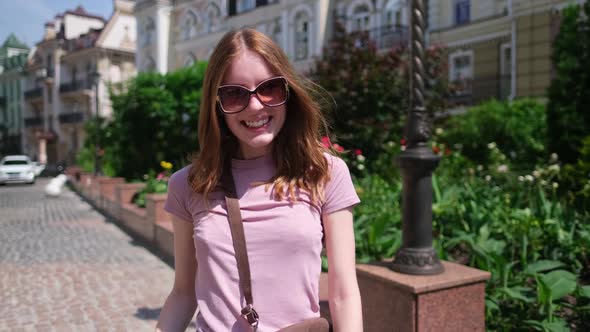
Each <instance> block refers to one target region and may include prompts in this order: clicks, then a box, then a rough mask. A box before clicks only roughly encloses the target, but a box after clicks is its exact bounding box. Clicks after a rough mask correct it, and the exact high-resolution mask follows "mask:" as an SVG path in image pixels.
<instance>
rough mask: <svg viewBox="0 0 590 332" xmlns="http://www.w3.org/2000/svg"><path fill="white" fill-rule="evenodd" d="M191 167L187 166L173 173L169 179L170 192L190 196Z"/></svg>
mask: <svg viewBox="0 0 590 332" xmlns="http://www.w3.org/2000/svg"><path fill="white" fill-rule="evenodd" d="M190 168H191V165H188V166H185V167H183V168H181V169H179V170H178V171H176V172H174V173H172V175H171V176H170V179H168V190H169V191H175V192H177V193H185V194H188V193H190V192H191V190H190V184H189V181H188V177H189V172H190Z"/></svg>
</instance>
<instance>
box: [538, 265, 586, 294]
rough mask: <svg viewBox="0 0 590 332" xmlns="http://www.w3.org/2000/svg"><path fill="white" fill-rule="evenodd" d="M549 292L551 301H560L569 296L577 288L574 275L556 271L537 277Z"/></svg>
mask: <svg viewBox="0 0 590 332" xmlns="http://www.w3.org/2000/svg"><path fill="white" fill-rule="evenodd" d="M539 280H542V281H543V283H545V284H546V285H547V287H549V289H550V290H551V295H552V297H553V299H560V298H562V297H564V296H566V295H567V294H571V293H572V292H573V291H574V290H575V289H576V286H577V282H576V275H575V274H573V273H571V272H569V271H565V270H556V271H552V272H549V273H547V274H542V275H540V277H539Z"/></svg>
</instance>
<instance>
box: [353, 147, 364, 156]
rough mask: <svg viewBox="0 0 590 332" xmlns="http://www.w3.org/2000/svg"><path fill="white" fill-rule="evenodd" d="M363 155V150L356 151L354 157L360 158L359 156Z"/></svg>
mask: <svg viewBox="0 0 590 332" xmlns="http://www.w3.org/2000/svg"><path fill="white" fill-rule="evenodd" d="M361 154H363V151H361V149H356V150H354V155H355V156H358V155H361Z"/></svg>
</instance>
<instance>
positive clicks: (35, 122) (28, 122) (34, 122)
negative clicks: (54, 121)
mask: <svg viewBox="0 0 590 332" xmlns="http://www.w3.org/2000/svg"><path fill="white" fill-rule="evenodd" d="M41 124H43V118H41V117H40V116H34V117H28V118H25V127H39V126H41Z"/></svg>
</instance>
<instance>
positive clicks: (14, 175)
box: [0, 155, 37, 184]
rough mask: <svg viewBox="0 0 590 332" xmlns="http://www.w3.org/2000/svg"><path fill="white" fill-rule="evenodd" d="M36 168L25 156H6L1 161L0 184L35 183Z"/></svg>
mask: <svg viewBox="0 0 590 332" xmlns="http://www.w3.org/2000/svg"><path fill="white" fill-rule="evenodd" d="M36 171H37V169H36V166H35V164H33V162H32V161H31V159H29V157H27V156H23V155H15V156H6V157H4V158H2V160H0V184H5V183H12V182H14V183H16V182H25V183H29V184H33V183H35V178H36V177H37V174H36Z"/></svg>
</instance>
